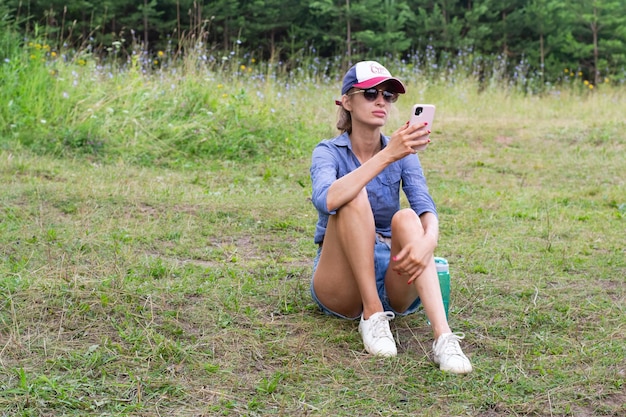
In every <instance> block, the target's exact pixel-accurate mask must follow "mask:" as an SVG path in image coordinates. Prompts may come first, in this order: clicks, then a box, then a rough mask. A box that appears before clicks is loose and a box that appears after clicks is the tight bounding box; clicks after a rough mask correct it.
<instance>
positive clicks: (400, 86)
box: [353, 77, 406, 94]
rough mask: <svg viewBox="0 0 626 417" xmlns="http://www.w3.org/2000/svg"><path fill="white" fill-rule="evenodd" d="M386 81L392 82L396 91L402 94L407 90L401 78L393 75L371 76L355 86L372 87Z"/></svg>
mask: <svg viewBox="0 0 626 417" xmlns="http://www.w3.org/2000/svg"><path fill="white" fill-rule="evenodd" d="M385 81H389V82H390V83H391V84H393V85H394V87H395V89H394V90H395V92H396V93H400V94H404V93H405V92H406V89H405V88H404V84H402V82H400V80H398V79H397V78H393V77H376V78H370V79H369V80H367V81H363V82H362V83H356V84H354V85H353V87H356V88H371V87H376V86H377V85H379V84H382V83H384V82H385Z"/></svg>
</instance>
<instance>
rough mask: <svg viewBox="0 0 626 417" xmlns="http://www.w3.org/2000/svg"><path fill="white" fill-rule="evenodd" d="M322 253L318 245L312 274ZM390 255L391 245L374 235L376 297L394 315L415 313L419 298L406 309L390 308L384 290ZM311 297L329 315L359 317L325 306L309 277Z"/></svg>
mask: <svg viewBox="0 0 626 417" xmlns="http://www.w3.org/2000/svg"><path fill="white" fill-rule="evenodd" d="M321 253H322V248H321V247H320V248H319V249H318V250H317V255H316V256H315V259H314V260H313V274H315V270H316V269H317V264H318V262H319V259H320V254H321ZM390 257H391V247H390V246H389V244H388V243H387V242H384V241H383V239H380V238H379V237H378V236H376V244H375V245H374V271H375V274H376V288H377V289H378V298H380V301H381V302H382V304H383V309H384V310H385V311H392V312H393V313H394V314H395V315H396V316H407V315H409V314H413V313H415V312H416V311H417V310H418V309H419V308H420V299H419V298H416V299H415V301H413V303H412V304H411V305H410V306H409V308H408V309H407V310H406V311H403V312H398V311H395V310H394V309H393V308H391V304H390V302H389V297H387V291H386V290H385V275H386V274H387V268H388V267H389V258H390ZM311 297H312V298H313V301H315V302H316V303H317V305H318V306H319V307H320V309H321V310H322V312H323V313H325V314H328V315H329V316H335V317H339V318H342V319H347V320H357V319H359V318H360V316H359V317H353V318H351V317H346V316H344V315H342V314H339V313H336V312H334V311H332V310H330V309H329V308H327V307H326V306H325V305H324V304H322V303H321V302H320V300H319V299H318V298H317V295H316V294H315V290H314V289H313V279H312V278H311Z"/></svg>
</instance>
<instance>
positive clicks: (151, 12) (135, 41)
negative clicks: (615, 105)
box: [0, 0, 626, 89]
mask: <svg viewBox="0 0 626 417" xmlns="http://www.w3.org/2000/svg"><path fill="white" fill-rule="evenodd" d="M3 4H4V5H3V6H2V9H1V10H0V12H1V13H2V14H3V16H4V17H3V19H4V20H5V22H6V21H7V19H8V21H9V22H11V24H12V25H13V26H15V27H16V28H18V31H19V32H20V33H21V34H22V35H23V36H24V37H26V38H28V39H30V40H33V41H34V40H38V41H40V42H44V43H47V44H49V45H51V48H52V49H53V50H60V49H62V48H64V47H65V46H69V47H70V49H74V50H81V51H85V50H87V51H88V52H89V53H92V54H95V55H97V56H98V57H99V58H103V57H106V56H114V57H115V58H116V59H118V60H119V61H120V62H122V63H124V62H125V61H127V60H130V59H132V57H133V56H135V55H141V56H143V55H145V54H147V55H154V54H156V53H157V52H158V51H171V52H173V53H175V54H179V53H181V52H183V51H187V52H188V51H189V49H194V48H196V47H197V46H198V45H202V46H203V47H204V48H206V50H207V51H208V55H210V57H211V58H212V59H219V55H228V54H230V53H232V52H235V53H237V52H238V51H240V50H242V49H244V50H245V51H246V53H247V54H249V57H254V58H255V59H257V60H259V61H266V60H268V61H270V62H276V61H283V62H291V63H293V62H295V61H297V59H298V56H300V55H302V54H304V55H313V56H315V57H320V58H323V59H333V58H335V57H337V59H338V60H339V61H341V65H343V66H344V67H345V66H346V65H347V64H348V63H350V62H354V61H356V60H358V59H363V58H371V57H372V56H386V57H391V58H394V59H404V60H406V61H409V62H411V61H413V60H419V56H420V55H424V54H429V53H430V52H429V50H432V51H434V54H435V56H436V60H437V62H438V63H439V64H442V65H445V64H446V61H447V59H446V57H449V56H454V55H456V54H458V53H460V52H463V51H467V50H471V51H472V53H475V54H478V55H480V56H487V57H492V56H499V57H502V59H504V61H505V65H504V70H505V73H506V74H507V76H515V74H520V72H521V73H523V76H524V77H536V78H540V79H542V81H544V82H546V81H548V82H556V81H558V80H559V78H560V77H561V75H562V71H563V69H564V68H570V69H574V70H575V71H582V72H583V73H584V76H585V78H586V79H588V80H589V81H590V82H591V83H593V84H594V85H596V86H597V85H599V84H601V83H602V80H603V79H604V78H605V77H615V76H616V75H617V76H621V75H622V74H623V71H624V68H625V67H626V54H625V53H624V49H625V45H626V29H624V28H626V10H625V7H626V6H625V4H624V2H623V1H620V0H585V1H578V2H575V3H572V4H570V3H568V2H566V1H564V0H533V1H530V2H528V1H522V0H516V1H503V0H474V1H462V2H451V1H448V0H436V1H432V0H385V1H382V2H381V1H376V0H347V1H332V0H316V1H299V0H290V1H277V0H237V1H231V0H218V1H210V2H209V1H193V0H159V1H156V0H144V1H142V2H134V3H133V2H130V3H129V2H123V1H121V0H107V1H103V2H95V1H84V0H80V1H78V0H74V1H69V2H68V1H61V0H53V1H50V2H46V3H43V2H26V3H24V2H22V1H20V0H7V1H5V2H4V3H3ZM293 67H295V65H293V66H292V68H293ZM520 69H521V71H520ZM533 88H535V89H536V88H538V87H537V86H534V87H533Z"/></svg>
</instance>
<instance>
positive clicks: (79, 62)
mask: <svg viewBox="0 0 626 417" xmlns="http://www.w3.org/2000/svg"><path fill="white" fill-rule="evenodd" d="M86 64H87V61H85V60H84V59H82V58H81V59H79V60H78V65H80V66H81V67H82V66H85V65H86Z"/></svg>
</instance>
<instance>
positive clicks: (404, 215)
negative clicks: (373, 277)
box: [385, 209, 451, 339]
mask: <svg viewBox="0 0 626 417" xmlns="http://www.w3.org/2000/svg"><path fill="white" fill-rule="evenodd" d="M422 236H424V229H423V227H422V223H421V222H420V219H419V217H418V216H417V214H416V213H415V212H414V211H413V210H411V209H404V210H400V211H398V212H397V213H396V214H395V215H394V217H393V219H392V221H391V238H392V242H391V257H392V259H391V260H390V261H389V269H388V270H387V275H386V276H385V288H386V290H387V296H388V297H389V301H390V303H391V306H392V307H393V309H394V310H396V311H404V310H406V309H407V308H408V307H409V306H410V305H411V304H412V303H413V301H415V299H416V298H417V297H419V298H420V300H421V302H422V306H423V307H424V311H425V313H426V316H427V317H428V319H429V320H430V323H431V325H432V328H433V333H434V337H435V339H437V338H438V337H439V336H440V335H441V334H443V333H450V332H451V330H450V326H449V325H448V320H447V319H446V313H445V309H444V306H443V300H442V298H441V288H440V287H439V278H438V277H437V268H436V266H435V260H434V258H433V259H432V260H431V262H430V263H429V264H428V266H427V267H426V268H425V269H424V272H422V274H421V275H420V276H419V277H418V278H417V279H416V280H415V281H414V282H413V285H411V286H408V285H407V277H406V276H402V275H398V274H397V273H396V272H395V271H393V270H392V267H393V266H394V261H393V257H394V256H395V255H396V254H397V253H398V252H400V250H401V249H402V247H404V246H405V245H406V244H407V243H408V242H411V241H414V240H416V239H417V240H418V241H419V240H420V239H422Z"/></svg>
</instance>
